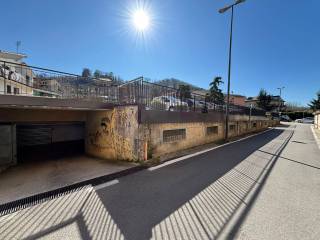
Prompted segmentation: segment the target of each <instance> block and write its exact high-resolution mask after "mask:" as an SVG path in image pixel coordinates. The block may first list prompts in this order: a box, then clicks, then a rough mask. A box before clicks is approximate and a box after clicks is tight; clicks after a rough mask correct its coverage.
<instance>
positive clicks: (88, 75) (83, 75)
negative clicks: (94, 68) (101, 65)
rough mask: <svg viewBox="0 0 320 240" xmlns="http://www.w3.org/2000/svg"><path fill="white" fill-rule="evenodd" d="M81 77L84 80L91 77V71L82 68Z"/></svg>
mask: <svg viewBox="0 0 320 240" xmlns="http://www.w3.org/2000/svg"><path fill="white" fill-rule="evenodd" d="M81 75H82V77H86V78H88V77H91V70H90V69H89V68H84V69H83V70H82V74H81Z"/></svg>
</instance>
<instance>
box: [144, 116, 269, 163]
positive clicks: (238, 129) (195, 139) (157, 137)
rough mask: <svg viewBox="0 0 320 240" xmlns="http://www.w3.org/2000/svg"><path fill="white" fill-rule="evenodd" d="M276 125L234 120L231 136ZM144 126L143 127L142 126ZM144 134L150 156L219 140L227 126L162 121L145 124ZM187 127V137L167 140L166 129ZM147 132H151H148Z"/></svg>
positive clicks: (264, 122)
mask: <svg viewBox="0 0 320 240" xmlns="http://www.w3.org/2000/svg"><path fill="white" fill-rule="evenodd" d="M273 125H275V122H274V121H270V120H255V121H252V122H251V124H250V123H249V122H248V121H234V122H230V124H229V137H236V136H241V135H244V134H247V133H250V132H256V131H262V130H264V129H266V128H268V127H269V126H273ZM142 126H143V127H142ZM142 126H141V128H140V129H141V130H142V129H143V135H144V136H147V137H146V141H148V145H149V147H148V150H149V151H151V153H150V152H149V154H148V155H149V156H150V155H151V154H152V157H158V156H161V155H163V154H167V153H172V152H175V151H179V150H183V149H187V148H191V147H195V146H199V145H203V144H207V143H211V142H215V141H219V140H223V139H224V134H225V129H224V128H225V126H224V123H223V122H194V123H162V124H143V125H142ZM213 126H217V127H218V132H217V133H214V134H209V135H208V133H207V128H208V127H213ZM230 126H233V127H230ZM175 129H185V130H186V136H185V139H182V140H181V139H178V140H176V141H175V140H173V141H170V142H165V141H164V138H163V132H164V131H166V130H175ZM146 133H149V135H148V134H146Z"/></svg>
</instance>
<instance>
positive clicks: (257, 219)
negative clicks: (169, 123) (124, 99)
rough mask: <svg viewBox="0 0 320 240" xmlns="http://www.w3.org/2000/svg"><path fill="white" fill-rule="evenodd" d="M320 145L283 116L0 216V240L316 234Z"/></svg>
mask: <svg viewBox="0 0 320 240" xmlns="http://www.w3.org/2000/svg"><path fill="white" fill-rule="evenodd" d="M319 210H320V149H319V146H318V145H317V143H316V141H315V138H314V136H313V134H312V131H311V129H310V125H303V124H291V125H288V126H283V127H279V128H276V129H273V130H270V131H268V132H265V133H262V134H259V135H257V136H254V137H251V138H248V139H245V140H242V141H238V142H235V143H232V144H229V145H226V146H223V147H220V148H217V149H214V150H212V151H208V152H205V153H202V154H200V155H197V156H193V157H190V158H186V159H184V160H183V161H179V162H174V163H172V164H165V165H163V167H159V168H156V169H147V170H144V171H140V172H138V173H135V174H132V175H129V176H126V177H123V178H120V179H118V181H113V182H111V183H108V184H107V185H106V186H100V187H98V188H96V189H95V188H92V187H90V186H88V187H85V188H82V189H79V190H77V191H74V192H73V193H70V194H68V195H65V196H61V197H59V198H56V199H53V200H50V201H47V202H45V203H41V204H38V205H36V206H32V207H29V208H26V209H24V210H20V211H17V212H15V213H12V214H9V215H6V216H3V217H0V239H11V238H12V239H21V238H26V239H38V238H45V239H137V240H143V239H319V236H320V211H319Z"/></svg>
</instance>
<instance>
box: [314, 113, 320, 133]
mask: <svg viewBox="0 0 320 240" xmlns="http://www.w3.org/2000/svg"><path fill="white" fill-rule="evenodd" d="M314 127H315V128H317V129H320V111H318V112H316V113H315V115H314Z"/></svg>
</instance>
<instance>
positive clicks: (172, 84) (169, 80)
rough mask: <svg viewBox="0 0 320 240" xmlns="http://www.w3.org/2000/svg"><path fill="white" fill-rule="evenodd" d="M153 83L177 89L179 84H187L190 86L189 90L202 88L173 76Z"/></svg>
mask: <svg viewBox="0 0 320 240" xmlns="http://www.w3.org/2000/svg"><path fill="white" fill-rule="evenodd" d="M155 83H157V84H160V85H163V86H168V87H172V88H177V89H178V88H179V85H189V86H190V88H191V91H196V90H204V89H203V88H200V87H197V86H195V85H192V84H190V83H187V82H184V81H181V80H179V79H175V78H167V79H163V80H159V81H156V82H155Z"/></svg>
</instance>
